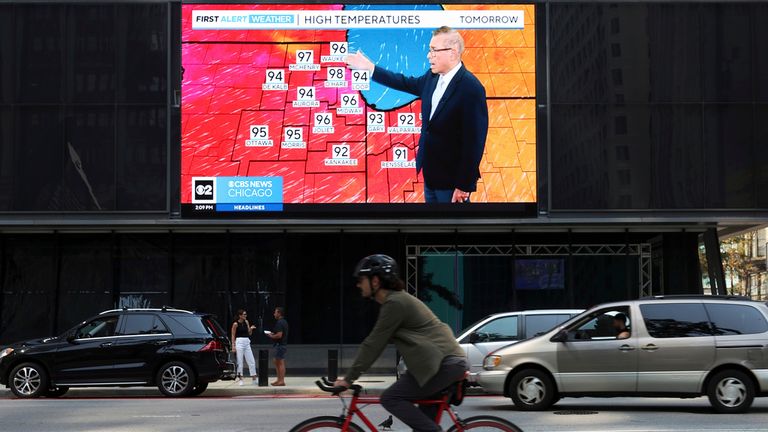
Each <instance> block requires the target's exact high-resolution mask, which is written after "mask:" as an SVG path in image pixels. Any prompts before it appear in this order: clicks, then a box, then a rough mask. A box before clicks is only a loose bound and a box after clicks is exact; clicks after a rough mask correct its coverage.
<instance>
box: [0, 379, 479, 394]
mask: <svg viewBox="0 0 768 432" xmlns="http://www.w3.org/2000/svg"><path fill="white" fill-rule="evenodd" d="M318 379H320V377H316V376H295V377H293V376H288V377H286V379H285V384H286V385H285V387H272V386H268V387H259V386H258V384H254V383H253V382H252V380H251V378H245V380H244V384H243V385H242V386H241V385H239V384H238V383H237V381H216V382H214V383H210V384H209V385H208V389H207V390H206V391H205V392H203V394H201V395H200V396H199V397H274V398H279V397H318V396H321V395H323V396H330V393H326V392H324V391H322V390H320V389H319V388H318V387H317V385H315V381H317V380H318ZM395 380H396V377H395V376H394V375H365V374H364V375H363V376H361V377H360V379H358V380H357V381H355V384H359V385H361V386H363V389H364V390H363V393H364V394H366V395H373V396H378V395H381V393H382V392H383V391H384V389H386V388H387V387H389V386H390V385H392V383H394V382H395ZM269 381H274V377H270V379H269ZM257 383H258V381H257ZM467 393H468V394H483V392H482V390H481V389H480V388H478V387H475V388H470V389H469V391H468V392H467ZM14 397H15V396H14V395H13V393H11V391H10V390H9V389H8V388H5V387H0V399H7V398H14ZM67 397H80V398H83V397H92V398H111V397H117V398H121V397H163V395H162V393H160V390H158V389H157V387H76V388H72V389H70V390H69V392H67V393H66V394H65V395H64V396H63V398H67Z"/></svg>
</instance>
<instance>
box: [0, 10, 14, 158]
mask: <svg viewBox="0 0 768 432" xmlns="http://www.w3.org/2000/svg"><path fill="white" fill-rule="evenodd" d="M15 16H16V14H15V9H14V6H13V5H10V4H0V104H4V103H10V102H13V100H14V97H15V93H16V76H17V74H16V68H17V64H16V56H15V53H16V26H15V25H14V21H15ZM2 129H3V128H2V125H0V131H2ZM0 133H1V132H0ZM0 144H2V142H0Z"/></svg>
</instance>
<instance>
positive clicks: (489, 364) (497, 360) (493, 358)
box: [483, 355, 501, 370]
mask: <svg viewBox="0 0 768 432" xmlns="http://www.w3.org/2000/svg"><path fill="white" fill-rule="evenodd" d="M500 364H501V356H497V355H489V356H488V357H486V358H485V360H483V369H488V370H491V369H493V368H495V367H496V366H498V365H500Z"/></svg>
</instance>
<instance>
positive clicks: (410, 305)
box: [334, 255, 468, 432]
mask: <svg viewBox="0 0 768 432" xmlns="http://www.w3.org/2000/svg"><path fill="white" fill-rule="evenodd" d="M354 276H355V277H356V278H357V287H358V288H359V289H360V293H361V294H362V296H363V297H364V298H370V299H373V300H375V301H376V302H377V303H379V304H381V309H380V310H379V317H378V319H377V320H376V325H375V326H374V328H373V330H372V331H371V333H370V334H369V335H368V337H366V338H365V340H364V341H363V343H362V345H360V349H359V351H358V353H357V357H356V358H355V361H354V362H353V363H352V366H351V367H350V368H349V370H348V371H347V375H346V377H345V378H342V379H339V380H337V381H336V382H335V383H334V385H336V386H343V387H349V386H350V385H351V384H352V383H353V382H354V381H355V380H356V379H358V378H359V377H360V374H361V373H362V372H364V371H366V370H368V368H369V367H371V365H372V364H373V362H374V361H376V359H377V358H378V357H379V355H381V352H382V351H384V348H385V347H386V346H387V344H388V343H389V342H390V341H391V342H393V343H394V344H395V346H396V347H397V349H398V351H400V353H401V354H402V356H403V358H404V359H405V363H406V364H407V365H408V372H406V373H405V374H404V375H403V376H402V377H401V378H400V379H399V380H397V381H396V382H395V383H394V384H392V385H391V386H390V387H389V388H388V389H387V390H385V391H384V393H383V394H382V395H381V405H382V406H383V407H384V408H385V409H386V410H387V411H389V412H390V413H392V415H394V416H395V417H397V418H398V419H400V421H402V422H403V423H405V424H406V425H408V426H410V427H411V428H413V430H414V431H419V432H422V431H423V432H428V431H429V432H431V431H441V430H442V429H441V428H440V426H439V425H437V424H435V422H434V420H433V419H434V418H435V413H434V411H435V407H434V406H425V407H420V408H416V406H414V404H413V402H412V401H415V400H418V399H426V398H429V397H431V396H433V395H435V394H436V393H438V392H440V391H441V390H443V389H445V388H446V387H448V386H450V385H451V384H453V383H455V382H457V381H459V380H461V379H462V378H463V377H464V373H465V372H466V371H467V369H468V367H467V361H466V359H465V357H464V350H462V349H461V347H460V346H459V344H458V343H457V342H456V338H455V337H454V335H453V332H452V331H451V329H450V327H448V326H447V325H446V324H445V323H443V322H442V321H440V320H439V319H438V318H437V317H436V316H435V314H434V313H432V311H431V310H430V309H429V308H428V307H427V306H426V305H425V304H424V303H422V302H421V301H420V300H418V299H417V298H416V297H414V296H412V295H410V294H408V293H406V292H405V291H404V288H405V283H404V282H403V281H402V279H400V277H399V276H398V267H397V262H395V260H394V259H392V258H391V257H389V256H387V255H370V256H367V257H365V258H363V259H362V260H360V262H359V263H358V264H357V266H356V268H355V272H354Z"/></svg>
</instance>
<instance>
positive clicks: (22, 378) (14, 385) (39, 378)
mask: <svg viewBox="0 0 768 432" xmlns="http://www.w3.org/2000/svg"><path fill="white" fill-rule="evenodd" d="M9 381H10V382H9V384H10V386H11V391H12V392H13V394H15V395H16V397H20V398H37V397H40V396H43V395H45V392H46V390H48V373H47V372H46V371H45V369H43V367H42V366H40V365H39V364H37V363H22V364H20V365H18V366H16V367H15V368H13V370H12V371H11V375H10V380H9Z"/></svg>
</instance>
